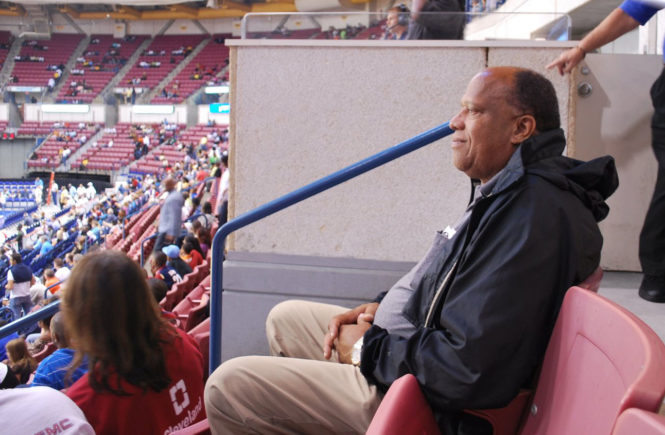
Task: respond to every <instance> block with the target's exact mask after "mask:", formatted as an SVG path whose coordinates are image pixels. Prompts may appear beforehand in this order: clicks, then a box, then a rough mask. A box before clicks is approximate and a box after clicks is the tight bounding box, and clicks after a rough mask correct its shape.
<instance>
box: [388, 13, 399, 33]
mask: <svg viewBox="0 0 665 435" xmlns="http://www.w3.org/2000/svg"><path fill="white" fill-rule="evenodd" d="M386 25H387V26H388V29H393V28H394V27H395V26H397V12H396V11H390V12H388V17H387V18H386Z"/></svg>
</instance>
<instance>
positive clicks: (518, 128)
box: [512, 114, 537, 145]
mask: <svg viewBox="0 0 665 435" xmlns="http://www.w3.org/2000/svg"><path fill="white" fill-rule="evenodd" d="M536 133H537V130H536V118H534V117H533V115H529V114H526V115H522V116H520V117H518V118H517V119H515V124H514V129H513V137H512V143H513V144H515V145H517V144H519V143H522V142H524V141H525V140H527V139H528V138H530V137H531V136H533V135H535V134H536Z"/></svg>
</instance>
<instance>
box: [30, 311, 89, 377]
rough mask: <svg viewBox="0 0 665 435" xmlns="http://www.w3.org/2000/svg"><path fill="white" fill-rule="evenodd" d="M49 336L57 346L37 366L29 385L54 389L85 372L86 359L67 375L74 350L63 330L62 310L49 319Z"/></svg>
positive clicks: (86, 369) (86, 367) (86, 366)
mask: <svg viewBox="0 0 665 435" xmlns="http://www.w3.org/2000/svg"><path fill="white" fill-rule="evenodd" d="M51 337H52V338H53V342H54V343H55V345H56V347H57V348H58V349H57V350H56V351H55V352H53V353H52V354H51V355H49V356H47V357H46V358H44V360H43V361H42V362H40V363H39V366H37V370H36V371H35V377H34V379H33V380H32V383H31V384H30V386H31V387H39V386H43V387H51V388H55V389H56V390H62V389H64V388H68V387H69V386H70V385H72V384H73V383H74V382H76V381H77V380H78V378H80V377H81V376H83V375H84V374H86V373H87V371H88V363H87V361H86V362H84V363H83V364H81V365H80V366H79V367H77V368H76V369H75V370H73V371H72V373H71V375H70V376H68V375H67V371H68V370H69V366H70V364H71V362H72V360H73V358H74V350H73V349H71V348H70V347H69V336H68V334H67V331H66V330H65V322H64V319H63V317H62V312H58V313H56V314H55V315H54V316H53V318H52V319H51Z"/></svg>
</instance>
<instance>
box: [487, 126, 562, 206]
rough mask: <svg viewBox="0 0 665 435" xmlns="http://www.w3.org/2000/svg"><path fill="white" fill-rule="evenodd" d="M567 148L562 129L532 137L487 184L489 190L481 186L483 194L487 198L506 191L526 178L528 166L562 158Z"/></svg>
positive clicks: (519, 147) (518, 146)
mask: <svg viewBox="0 0 665 435" xmlns="http://www.w3.org/2000/svg"><path fill="white" fill-rule="evenodd" d="M565 146H566V139H565V136H564V134H563V130H562V129H560V128H558V129H556V130H550V131H546V132H545V133H540V134H537V135H535V136H531V137H530V138H528V139H527V140H525V141H524V142H522V143H521V144H519V145H517V149H516V150H515V152H514V153H513V155H512V156H511V157H510V159H509V160H508V163H507V164H506V166H505V167H504V168H503V169H502V170H501V171H499V172H498V173H497V174H496V175H495V176H494V177H492V179H491V180H490V181H489V182H488V183H486V184H487V185H488V189H483V186H481V188H480V191H481V193H482V194H483V196H485V197H487V196H491V195H495V194H497V193H499V192H502V191H504V190H506V189H507V188H509V187H510V186H512V185H513V183H515V182H516V181H518V180H519V179H521V178H522V177H523V176H524V172H525V167H526V166H529V165H531V164H533V163H535V162H537V161H539V160H542V159H546V158H550V157H555V156H560V155H561V153H563V150H564V148H565Z"/></svg>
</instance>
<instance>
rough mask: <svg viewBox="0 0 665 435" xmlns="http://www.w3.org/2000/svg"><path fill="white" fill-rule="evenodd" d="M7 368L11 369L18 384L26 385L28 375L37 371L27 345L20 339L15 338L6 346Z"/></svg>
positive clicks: (35, 363)
mask: <svg viewBox="0 0 665 435" xmlns="http://www.w3.org/2000/svg"><path fill="white" fill-rule="evenodd" d="M6 349H7V358H8V359H9V364H8V365H9V367H10V368H11V369H12V371H13V372H14V374H15V375H16V377H17V378H18V381H19V383H21V384H27V383H28V380H29V379H30V375H31V374H32V372H34V371H35V370H36V369H37V361H35V359H34V358H33V357H32V355H30V352H29V351H28V345H27V344H26V342H25V340H24V339H22V338H15V339H13V340H12V341H10V342H9V343H7V346H6Z"/></svg>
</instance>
